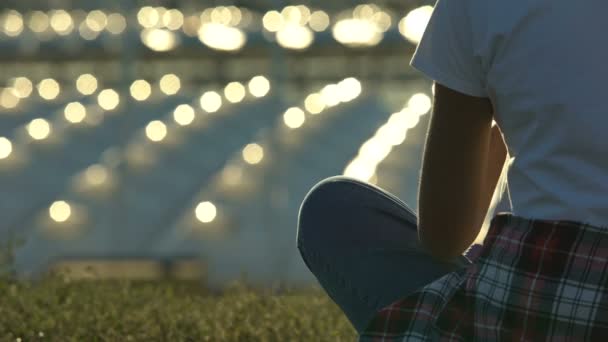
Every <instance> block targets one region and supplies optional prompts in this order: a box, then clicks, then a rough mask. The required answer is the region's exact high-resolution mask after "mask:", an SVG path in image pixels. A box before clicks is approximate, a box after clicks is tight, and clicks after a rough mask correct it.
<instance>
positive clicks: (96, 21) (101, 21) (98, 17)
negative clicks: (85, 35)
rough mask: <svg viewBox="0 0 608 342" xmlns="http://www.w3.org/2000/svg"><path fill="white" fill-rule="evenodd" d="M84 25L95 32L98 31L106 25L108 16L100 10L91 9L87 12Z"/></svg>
mask: <svg viewBox="0 0 608 342" xmlns="http://www.w3.org/2000/svg"><path fill="white" fill-rule="evenodd" d="M85 23H86V25H87V26H88V27H89V28H90V29H91V30H92V31H95V32H100V31H102V30H104V29H105V28H106V26H107V25H108V16H107V15H106V14H105V13H104V12H103V11H101V10H93V11H91V12H89V14H87V17H86V19H85Z"/></svg>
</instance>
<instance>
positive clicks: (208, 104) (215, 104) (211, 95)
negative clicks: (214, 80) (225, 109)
mask: <svg viewBox="0 0 608 342" xmlns="http://www.w3.org/2000/svg"><path fill="white" fill-rule="evenodd" d="M199 102H200V105H201V108H202V109H203V110H204V111H205V112H207V113H215V112H217V111H218V110H219V109H220V108H221V107H222V97H221V96H220V94H218V93H217V92H215V91H207V92H205V93H204V94H203V95H202V96H201V98H200V101H199Z"/></svg>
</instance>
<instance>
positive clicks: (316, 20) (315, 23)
mask: <svg viewBox="0 0 608 342" xmlns="http://www.w3.org/2000/svg"><path fill="white" fill-rule="evenodd" d="M308 25H309V26H310V28H311V29H312V30H313V31H315V32H323V31H325V30H327V28H328V27H329V25H330V19H329V15H328V14H327V13H326V12H325V11H314V12H312V14H311V15H310V20H309V21H308Z"/></svg>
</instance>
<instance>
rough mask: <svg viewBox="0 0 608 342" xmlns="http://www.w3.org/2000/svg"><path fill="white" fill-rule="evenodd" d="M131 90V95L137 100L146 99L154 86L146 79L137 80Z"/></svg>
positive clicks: (132, 84)
mask: <svg viewBox="0 0 608 342" xmlns="http://www.w3.org/2000/svg"><path fill="white" fill-rule="evenodd" d="M129 92H130V93H131V97H133V98H134V99H135V100H137V101H145V100H147V99H148V98H149V97H150V94H152V87H151V86H150V83H148V81H146V80H135V81H133V83H131V86H130V87H129Z"/></svg>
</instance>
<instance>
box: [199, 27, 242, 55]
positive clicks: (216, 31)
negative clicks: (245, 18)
mask: <svg viewBox="0 0 608 342" xmlns="http://www.w3.org/2000/svg"><path fill="white" fill-rule="evenodd" d="M198 38H199V40H200V41H201V42H202V43H203V44H205V45H207V46H208V47H210V48H212V49H215V50H220V51H237V50H240V49H241V48H242V47H243V46H244V45H245V43H246V42H247V36H246V35H245V33H244V32H243V31H242V30H241V29H239V28H236V27H231V26H227V25H224V24H217V23H204V24H202V25H201V27H200V29H199V31H198Z"/></svg>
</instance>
